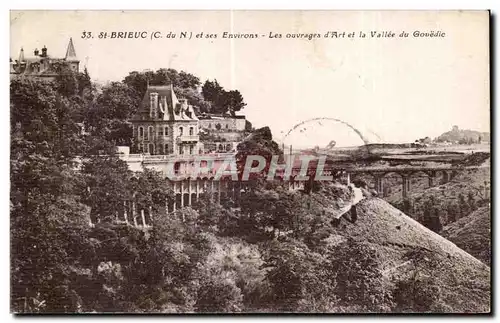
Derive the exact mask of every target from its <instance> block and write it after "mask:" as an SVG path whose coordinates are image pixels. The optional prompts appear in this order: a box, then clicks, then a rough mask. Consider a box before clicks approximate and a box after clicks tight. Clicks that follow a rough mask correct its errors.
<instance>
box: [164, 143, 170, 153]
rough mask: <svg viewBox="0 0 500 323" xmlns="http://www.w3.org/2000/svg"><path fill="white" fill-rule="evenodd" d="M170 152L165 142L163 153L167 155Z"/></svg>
mask: <svg viewBox="0 0 500 323" xmlns="http://www.w3.org/2000/svg"><path fill="white" fill-rule="evenodd" d="M168 154H170V152H169V150H168V144H165V155H168Z"/></svg>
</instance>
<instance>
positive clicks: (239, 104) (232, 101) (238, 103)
mask: <svg viewBox="0 0 500 323" xmlns="http://www.w3.org/2000/svg"><path fill="white" fill-rule="evenodd" d="M224 95H225V96H226V97H227V107H228V109H229V111H230V112H231V114H232V115H234V113H235V112H236V111H240V110H241V109H243V108H244V107H245V106H246V105H247V104H246V103H245V102H243V96H242V95H241V93H240V91H238V90H231V91H229V92H225V94H224Z"/></svg>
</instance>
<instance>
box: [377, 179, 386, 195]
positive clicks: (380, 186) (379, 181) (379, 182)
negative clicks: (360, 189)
mask: <svg viewBox="0 0 500 323" xmlns="http://www.w3.org/2000/svg"><path fill="white" fill-rule="evenodd" d="M375 191H377V194H378V195H380V196H381V195H383V192H384V176H383V175H375Z"/></svg>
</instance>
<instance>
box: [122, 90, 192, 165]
mask: <svg viewBox="0 0 500 323" xmlns="http://www.w3.org/2000/svg"><path fill="white" fill-rule="evenodd" d="M131 122H132V125H133V138H134V147H133V149H132V151H133V152H135V153H145V154H150V155H179V156H182V155H198V154H200V153H202V146H201V145H200V137H199V135H198V133H199V125H198V118H197V116H196V114H195V113H194V109H193V106H191V105H188V102H187V100H186V99H178V98H177V96H176V94H175V92H174V89H173V87H172V86H171V85H168V86H148V88H147V90H146V93H145V94H144V98H143V100H142V103H141V106H140V108H139V110H138V112H137V113H136V115H135V116H134V117H133V118H132V120H131Z"/></svg>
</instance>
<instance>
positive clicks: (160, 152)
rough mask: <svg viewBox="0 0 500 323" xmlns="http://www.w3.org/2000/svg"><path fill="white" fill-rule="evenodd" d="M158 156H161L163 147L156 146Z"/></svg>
mask: <svg viewBox="0 0 500 323" xmlns="http://www.w3.org/2000/svg"><path fill="white" fill-rule="evenodd" d="M158 155H163V146H162V145H159V146H158Z"/></svg>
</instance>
